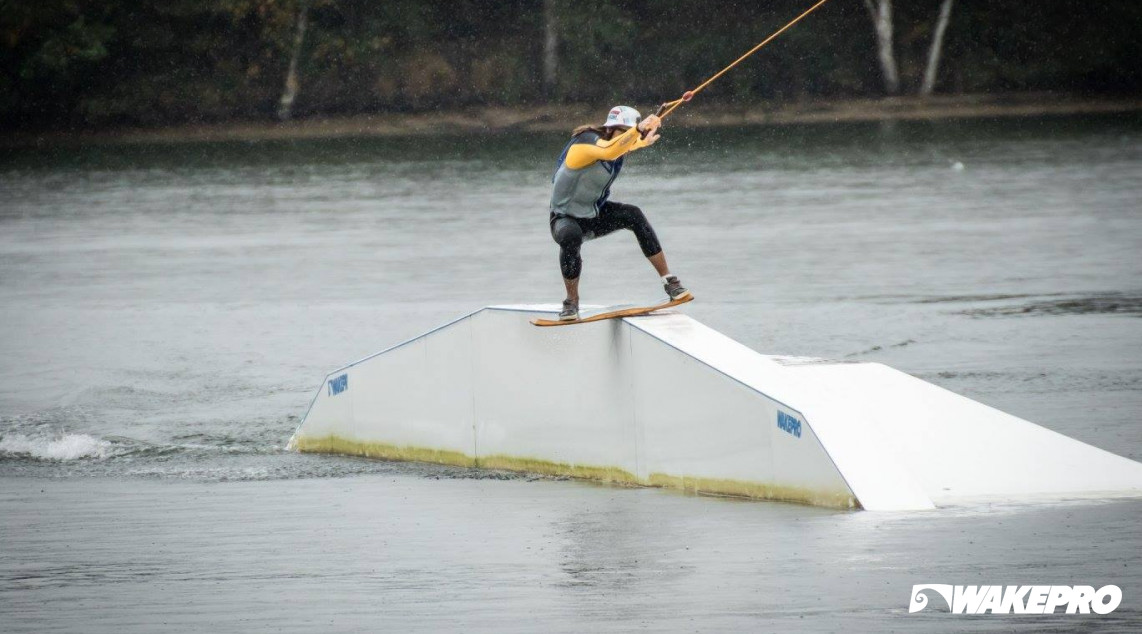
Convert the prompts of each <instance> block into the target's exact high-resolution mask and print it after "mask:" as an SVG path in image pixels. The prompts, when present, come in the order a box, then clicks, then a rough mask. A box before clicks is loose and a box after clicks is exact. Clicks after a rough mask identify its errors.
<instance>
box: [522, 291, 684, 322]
mask: <svg viewBox="0 0 1142 634" xmlns="http://www.w3.org/2000/svg"><path fill="white" fill-rule="evenodd" d="M693 299H694V296H693V295H687V296H686V297H683V298H681V299H671V300H667V301H665V302H662V303H660V304H652V305H650V306H609V307H607V308H604V309H603V310H602V312H598V313H594V314H591V315H587V316H585V317H580V318H579V319H572V320H569V321H560V320H558V319H533V320H532V322H531V323H532V324H534V325H536V326H571V325H573V324H589V323H591V322H593V321H602V320H604V319H620V318H622V317H638V316H640V315H649V314H650V313H653V312H654V311H656V310H662V309H664V308H670V307H671V306H677V305H679V304H685V303H686V302H689V301H692V300H693Z"/></svg>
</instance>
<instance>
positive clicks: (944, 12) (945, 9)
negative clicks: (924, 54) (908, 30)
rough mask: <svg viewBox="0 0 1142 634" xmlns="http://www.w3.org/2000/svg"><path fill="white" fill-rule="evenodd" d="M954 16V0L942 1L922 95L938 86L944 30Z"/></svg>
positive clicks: (926, 94) (921, 91) (925, 70)
mask: <svg viewBox="0 0 1142 634" xmlns="http://www.w3.org/2000/svg"><path fill="white" fill-rule="evenodd" d="M951 17H952V0H943V2H941V3H940V14H939V16H938V17H937V18H936V31H935V32H934V33H932V47H931V48H929V49H928V66H927V67H925V68H924V81H923V82H922V83H921V84H920V96H921V97H927V96H928V95H931V94H932V89H933V88H935V87H936V70H937V69H938V68H939V67H940V51H941V50H943V48H944V31H946V30H948V22H950V21H951Z"/></svg>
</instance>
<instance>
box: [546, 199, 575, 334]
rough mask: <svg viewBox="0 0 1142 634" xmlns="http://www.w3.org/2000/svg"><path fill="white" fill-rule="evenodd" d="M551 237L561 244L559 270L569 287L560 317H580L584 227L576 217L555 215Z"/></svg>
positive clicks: (565, 286) (567, 287) (566, 286)
mask: <svg viewBox="0 0 1142 634" xmlns="http://www.w3.org/2000/svg"><path fill="white" fill-rule="evenodd" d="M551 237H552V238H553V239H554V240H555V242H557V243H558V244H559V272H560V274H562V275H563V286H564V288H566V289H567V299H566V300H564V301H563V311H562V312H561V313H559V318H560V319H577V318H578V317H579V275H580V273H581V272H582V270H583V258H582V257H581V256H580V255H579V251H580V249H581V248H582V246H583V228H582V227H581V226H580V225H579V221H577V220H575V219H574V218H566V217H553V218H552V219H551Z"/></svg>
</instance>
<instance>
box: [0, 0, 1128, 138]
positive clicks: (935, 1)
mask: <svg viewBox="0 0 1142 634" xmlns="http://www.w3.org/2000/svg"><path fill="white" fill-rule="evenodd" d="M810 4H811V3H810V2H808V1H807V0H798V1H792V0H770V1H764V2H747V1H744V0H743V1H721V2H719V1H713V0H495V1H492V0H484V1H480V0H308V1H306V0H163V1H155V2H151V1H147V0H15V1H12V0H5V1H3V2H0V7H2V10H0V66H2V73H0V120H2V121H3V123H2V124H0V125H2V126H3V127H5V128H8V129H12V128H19V127H24V126H34V127H63V126H101V125H117V124H165V123H180V122H197V121H221V120H232V119H269V118H273V117H278V116H282V117H288V116H294V117H305V116H313V115H347V114H358V113H368V112H378V111H418V110H431V109H435V108H454V107H463V106H473V105H538V104H543V103H550V102H576V103H584V102H591V103H606V104H610V102H611V101H618V100H621V101H625V102H630V103H634V104H642V105H644V106H645V105H646V104H649V103H655V102H658V101H662V100H664V99H670V98H675V97H677V96H679V95H680V94H681V92H682V91H683V90H685V89H686V88H689V87H693V86H694V85H695V84H697V83H698V82H700V81H701V80H703V79H705V78H706V77H707V76H709V75H710V74H712V73H713V72H715V71H717V70H718V69H720V68H721V67H722V66H724V65H725V64H727V63H728V62H730V61H732V60H733V59H734V58H736V57H737V56H738V55H740V54H741V53H743V52H744V51H746V50H748V49H749V48H750V47H751V46H753V45H754V44H756V43H757V42H758V41H760V40H761V39H763V38H764V37H765V36H766V35H768V34H769V33H771V32H772V31H773V30H775V29H776V28H778V27H780V26H781V25H782V24H784V23H785V22H787V21H788V20H790V19H791V18H792V17H794V16H796V15H797V14H799V13H800V12H801V11H803V10H804V9H806V8H807V7H808V6H809V5H810ZM941 12H944V13H946V17H947V19H946V21H945V26H946V29H944V30H943V37H942V38H937V39H938V41H939V42H940V46H939V47H938V51H936V52H938V53H939V58H938V64H937V65H936V66H937V67H938V71H937V72H935V73H934V74H933V76H932V78H931V86H930V89H932V90H934V92H936V93H979V92H1012V91H1041V90H1050V91H1058V92H1069V93H1083V94H1137V93H1138V92H1142V64H1140V63H1139V60H1142V47H1140V45H1139V41H1140V38H1139V37H1138V35H1137V32H1136V31H1137V28H1138V26H1139V25H1142V2H1139V1H1138V0H1103V1H1100V2H1089V1H1087V0H1044V1H1042V2H1023V1H1016V0H1008V1H1006V2H1002V1H981V0H975V1H972V0H959V1H958V2H955V3H954V4H953V2H952V0H921V1H916V0H913V1H901V0H897V2H895V3H893V2H892V1H891V0H830V2H829V3H827V4H825V5H824V6H823V7H822V8H821V9H820V10H819V11H818V12H817V13H815V14H813V15H811V16H809V17H808V18H806V19H805V21H803V22H802V23H801V24H799V25H797V26H796V27H794V28H793V29H792V30H790V31H789V32H787V33H786V34H784V35H782V36H781V37H780V38H779V39H778V40H776V41H775V42H774V43H773V44H772V45H770V46H769V47H767V48H766V49H764V50H763V51H762V52H760V53H758V54H757V55H756V56H754V57H753V58H751V59H750V60H749V61H748V62H747V64H746V65H745V66H743V67H741V68H740V69H738V70H735V71H733V72H732V73H730V74H728V75H727V76H726V77H725V78H724V79H722V80H720V81H719V82H718V83H717V84H715V85H714V86H713V87H712V88H711V89H710V90H709V91H708V92H706V93H705V94H704V95H703V98H704V99H709V100H711V101H718V102H721V103H730V104H737V105H745V104H748V103H750V102H751V101H757V100H805V99H811V98H847V97H870V96H878V95H884V94H886V93H891V92H899V93H900V94H916V93H917V92H918V91H921V90H922V89H923V87H924V86H923V83H924V82H923V79H924V75H925V71H926V69H927V68H928V67H929V66H931V58H932V53H933V50H934V48H936V47H933V46H932V42H933V39H934V36H935V35H936V34H937V31H939V30H940V29H939V28H938V25H939V23H940V20H939V15H940V14H941ZM878 17H879V20H880V21H879V22H878ZM885 17H887V18H888V19H889V22H890V23H889V24H887V25H886V24H884V22H883V21H884V18H885ZM885 26H888V27H889V30H888V31H887V32H885V31H883V27H885ZM877 27H880V28H879V29H878V28H877ZM886 53H887V55H888V56H889V57H890V59H889V60H888V61H889V62H891V64H892V65H893V67H894V68H893V72H894V73H895V74H896V75H897V76H898V80H897V82H896V83H895V84H893V83H892V82H889V81H887V74H888V73H889V71H888V70H887V67H886V61H885V59H884V55H885V54H886ZM291 67H292V70H291Z"/></svg>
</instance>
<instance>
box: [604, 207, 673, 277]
mask: <svg viewBox="0 0 1142 634" xmlns="http://www.w3.org/2000/svg"><path fill="white" fill-rule="evenodd" d="M619 229H630V230H631V231H632V232H633V233H634V237H635V239H637V240H638V246H639V248H641V249H642V254H643V255H645V256H646V259H647V260H649V261H650V265H651V266H653V267H654V270H655V271H656V272H657V273H658V275H659V276H660V277H662V282H663V284H664V288H665V290H666V294H667V295H669V296H670V298H671V299H679V298H682V297H685V296H686V295H689V294H690V292H689V291H687V290H686V289H685V288H684V287H683V286H682V284H681V283H680V282H679V281H678V278H677V277H675V276H673V275H671V274H670V266H669V265H668V264H667V263H666V253H665V252H663V250H662V245H661V244H659V242H658V236H657V235H656V234H655V233H654V227H652V226H650V221H649V220H647V219H646V214H644V213H642V210H641V209H639V208H638V207H635V206H634V205H626V204H623V203H616V202H607V203H606V204H605V205H603V208H602V209H601V210H600V211H599V226H598V228H597V229H596V230H595V235H597V236H604V235H606V234H608V233H611V232H612V231H617V230H619Z"/></svg>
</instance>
